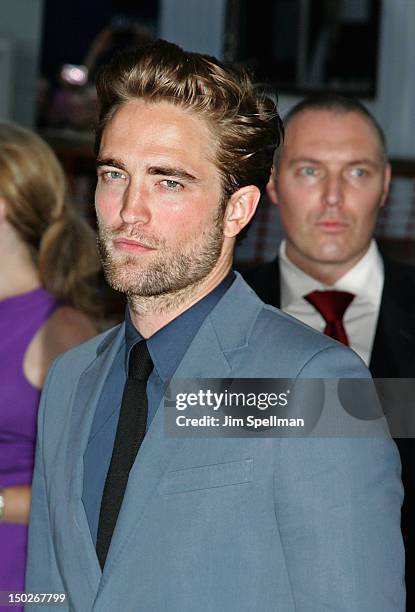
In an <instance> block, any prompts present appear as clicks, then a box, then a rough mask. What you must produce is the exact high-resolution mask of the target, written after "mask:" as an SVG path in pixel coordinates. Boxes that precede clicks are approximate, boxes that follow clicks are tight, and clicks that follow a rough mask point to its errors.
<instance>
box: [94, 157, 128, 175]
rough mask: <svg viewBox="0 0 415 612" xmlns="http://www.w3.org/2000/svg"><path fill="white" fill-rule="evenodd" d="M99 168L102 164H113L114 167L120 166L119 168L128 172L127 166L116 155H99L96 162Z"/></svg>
mask: <svg viewBox="0 0 415 612" xmlns="http://www.w3.org/2000/svg"><path fill="white" fill-rule="evenodd" d="M95 165H96V167H97V168H100V167H101V166H112V167H113V168H118V169H119V170H124V172H127V166H126V165H125V164H124V162H122V161H121V160H120V159H116V158H115V157H98V158H97V161H96V162H95Z"/></svg>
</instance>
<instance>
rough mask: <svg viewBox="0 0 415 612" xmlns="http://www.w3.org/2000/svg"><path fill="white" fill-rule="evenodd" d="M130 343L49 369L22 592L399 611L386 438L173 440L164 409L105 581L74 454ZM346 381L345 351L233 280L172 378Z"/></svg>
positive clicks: (187, 608) (218, 608) (225, 609)
mask: <svg viewBox="0 0 415 612" xmlns="http://www.w3.org/2000/svg"><path fill="white" fill-rule="evenodd" d="M123 337H124V329H123V326H121V327H119V328H118V329H115V330H112V331H110V332H107V333H106V334H105V335H103V336H100V337H98V338H96V339H94V340H91V341H90V342H87V343H86V344H84V345H81V346H80V347H77V348H76V349H74V350H71V351H69V352H68V353H66V354H65V355H63V356H61V357H60V358H59V359H58V360H57V361H56V362H55V364H54V366H53V367H52V369H51V372H50V373H49V376H48V379H47V382H46V385H45V389H44V392H43V396H42V402H41V408H40V412H39V430H38V448H37V455H36V467H35V474H34V481H33V501H32V512H31V521H30V537H29V559H28V569H27V584H26V591H28V592H46V593H50V592H66V593H67V594H68V604H67V605H66V606H63V607H57V608H56V610H58V609H59V610H71V611H73V612H87V611H90V610H94V611H97V612H114V611H119V610H120V611H121V610H122V611H123V612H130V611H131V612H133V611H134V612H135V611H143V612H165V611H167V610H169V611H170V610H171V611H172V612H195V611H197V612H208V611H209V612H245V611H246V612H248V611H249V612H252V611H253V610H258V611H259V612H271V611H280V612H294V611H295V612H325V611H327V612H329V611H333V612H334V611H336V612H340V611H342V612H346V611H347V612H400V611H403V610H404V599H405V598H404V589H403V574H404V568H403V547H402V542H401V535H400V528H399V525H400V506H401V501H402V487H401V483H400V479H399V472H400V465H399V458H398V455H397V452H396V449H395V446H394V444H393V443H392V442H391V441H389V440H388V439H387V438H370V439H366V438H365V439H349V438H337V439H328V438H308V439H307V438H302V439H301V438H296V439H293V438H289V439H287V438H232V439H230V438H205V439H203V438H185V439H184V438H169V437H165V435H164V433H163V410H162V409H161V408H160V409H159V410H158V412H157V414H156V416H155V418H154V420H153V422H152V424H151V426H150V428H149V431H148V433H147V435H146V437H145V439H144V442H143V444H142V446H141V449H140V451H139V454H138V455H137V458H136V461H135V464H134V466H133V468H132V471H131V473H130V479H129V482H128V487H127V490H126V494H125V497H124V502H123V506H122V509H121V512H120V515H119V519H118V523H117V526H116V530H115V532H114V535H113V539H112V542H111V547H110V550H109V554H108V557H107V561H106V565H105V568H104V572H103V574H102V573H101V570H100V566H99V564H98V561H97V557H96V554H95V549H94V545H93V542H92V539H91V535H90V531H89V527H88V522H87V518H86V515H85V511H84V508H83V504H82V500H81V495H82V484H83V455H84V451H85V447H86V444H87V441H88V435H89V430H90V427H91V423H92V419H93V416H94V411H95V408H96V403H97V400H98V398H99V397H100V393H101V390H102V386H103V383H104V380H105V377H106V375H107V373H108V371H109V368H110V366H111V363H112V361H113V359H114V356H115V354H116V352H117V350H118V348H119V347H120V344H121V343H122V342H123ZM340 376H343V377H362V376H363V377H364V376H367V371H366V370H365V368H364V366H363V365H362V364H361V362H360V360H359V358H358V357H357V356H356V355H355V354H354V353H353V352H351V351H350V350H348V349H346V348H345V347H343V346H341V345H339V344H338V343H336V342H334V341H332V340H330V339H329V338H327V337H325V336H323V335H321V334H319V333H317V332H315V331H313V330H311V329H310V328H308V327H306V326H304V325H302V324H301V323H299V322H298V321H296V320H294V319H292V318H290V317H289V316H287V315H284V314H283V313H281V312H280V311H278V310H277V309H275V308H273V307H270V306H265V305H264V304H263V303H262V302H261V301H260V300H259V299H258V298H257V297H256V295H255V294H254V293H253V291H252V290H250V289H249V288H248V286H247V285H246V284H245V282H244V281H243V280H242V279H241V278H240V277H238V278H237V279H236V281H235V282H234V283H233V285H232V286H231V287H230V289H229V290H228V291H227V293H226V294H225V295H224V296H223V298H222V299H221V300H220V301H219V303H218V304H217V305H216V306H215V308H214V309H213V310H212V312H211V313H210V315H209V316H208V318H207V319H206V320H205V322H204V323H203V325H202V327H201V328H200V330H199V332H198V333H197V335H196V336H195V338H194V340H193V342H192V344H191V345H190V347H189V349H188V351H187V353H186V355H185V356H184V358H183V361H182V363H181V364H180V366H179V368H178V371H177V372H176V377H181V378H192V377H194V378H207V377H210V378H221V377H228V378H238V377H240V378H244V377H248V378H253V377H264V378H266V377H268V378H274V377H287V378H288V377H304V378H313V377H326V378H329V377H334V378H335V377H340ZM27 609H28V610H30V609H31V607H30V606H28V607H27ZM44 609H45V612H46V611H50V610H53V609H55V608H54V607H50V606H49V607H45V608H44ZM33 610H37V611H39V610H43V606H36V607H33Z"/></svg>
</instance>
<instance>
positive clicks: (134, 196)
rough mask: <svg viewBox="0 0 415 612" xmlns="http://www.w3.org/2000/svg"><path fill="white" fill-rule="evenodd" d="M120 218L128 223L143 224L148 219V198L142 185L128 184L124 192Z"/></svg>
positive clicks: (149, 216) (149, 214) (149, 215)
mask: <svg viewBox="0 0 415 612" xmlns="http://www.w3.org/2000/svg"><path fill="white" fill-rule="evenodd" d="M120 215H121V219H122V220H123V221H124V223H128V224H137V223H138V224H141V225H145V224H147V223H148V222H149V221H150V218H151V212H150V207H149V198H148V194H147V193H146V190H145V189H144V188H143V187H140V186H137V185H133V184H130V185H129V187H128V189H127V191H126V192H125V194H124V201H123V205H122V208H121V213H120Z"/></svg>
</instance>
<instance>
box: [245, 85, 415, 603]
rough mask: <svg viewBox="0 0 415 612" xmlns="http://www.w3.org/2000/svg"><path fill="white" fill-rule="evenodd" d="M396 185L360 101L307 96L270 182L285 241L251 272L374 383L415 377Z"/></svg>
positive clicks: (407, 532) (412, 529)
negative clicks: (384, 223) (386, 215)
mask: <svg viewBox="0 0 415 612" xmlns="http://www.w3.org/2000/svg"><path fill="white" fill-rule="evenodd" d="M390 179H391V168H390V165H389V163H388V159H387V153H386V145H385V136H384V134H383V131H382V129H381V127H380V126H379V124H378V123H377V121H376V120H375V118H374V117H373V116H372V115H371V114H370V113H369V112H368V110H367V109H366V108H365V107H364V106H363V105H362V104H361V103H360V102H358V101H357V100H354V99H351V98H346V97H343V96H339V95H335V94H322V95H320V96H315V97H309V98H306V99H305V100H303V101H302V102H300V103H299V104H297V105H296V106H295V107H294V108H293V109H292V110H291V111H290V112H289V113H288V115H287V117H286V118H285V141H284V146H283V147H282V149H281V150H280V152H279V154H278V156H277V157H275V158H274V168H273V172H272V175H271V180H270V181H269V183H268V194H269V196H270V198H271V200H272V202H273V203H274V204H276V205H277V206H278V209H279V213H280V219H281V223H282V226H283V229H284V232H285V240H283V242H282V243H281V246H280V250H279V256H278V257H277V258H276V259H275V260H274V261H272V262H269V263H265V264H263V265H262V266H260V267H257V268H254V269H251V270H247V271H245V272H243V274H244V277H245V280H247V281H248V283H249V284H250V285H251V286H252V287H253V289H255V291H256V292H257V294H258V295H259V297H261V298H262V299H263V300H264V302H266V303H268V304H272V305H273V306H277V307H280V308H281V309H282V310H284V311H285V312H287V313H288V314H290V315H292V316H293V317H296V318H297V319H300V320H301V321H303V322H304V323H306V324H308V325H310V326H311V327H314V328H315V329H317V330H319V331H321V332H325V333H326V334H328V335H331V336H332V337H334V338H336V339H337V340H339V341H340V342H343V343H344V344H348V345H350V347H351V348H352V349H354V350H355V351H356V352H357V353H358V354H359V355H360V357H361V358H362V359H363V361H364V362H365V363H366V365H368V367H369V369H370V371H371V374H372V376H373V377H376V378H405V377H407V378H413V377H415V318H414V312H415V269H414V268H413V267H411V266H408V265H404V264H401V263H396V262H394V261H392V260H390V259H388V258H386V257H384V256H383V255H382V254H381V253H380V252H379V249H378V246H377V244H376V241H375V239H374V238H373V234H374V230H375V226H376V221H377V217H378V214H379V212H380V210H381V208H382V207H383V206H384V204H385V200H386V197H387V194H388V191H389V185H390ZM400 400H402V398H400ZM397 444H398V447H399V451H400V455H401V461H402V480H403V483H404V488H405V500H404V504H403V509H402V531H403V536H404V542H405V549H406V568H407V569H406V582H407V610H414V609H415V521H414V516H415V500H414V497H415V456H414V445H413V441H412V440H410V439H398V440H397Z"/></svg>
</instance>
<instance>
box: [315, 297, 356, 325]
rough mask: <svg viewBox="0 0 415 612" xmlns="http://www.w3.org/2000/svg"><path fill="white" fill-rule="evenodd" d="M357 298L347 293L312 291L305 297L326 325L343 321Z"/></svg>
mask: <svg viewBox="0 0 415 612" xmlns="http://www.w3.org/2000/svg"><path fill="white" fill-rule="evenodd" d="M354 297H355V296H354V295H353V293H348V292H347V291H312V292H311V293H308V294H307V295H305V296H304V299H305V300H307V302H309V303H310V304H311V305H312V306H314V308H315V309H316V310H318V312H319V313H320V314H321V316H322V317H323V319H324V320H325V321H326V323H331V322H335V321H341V320H342V319H343V315H344V313H345V312H346V309H347V308H348V306H349V305H350V303H351V302H352V300H353V298H354Z"/></svg>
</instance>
